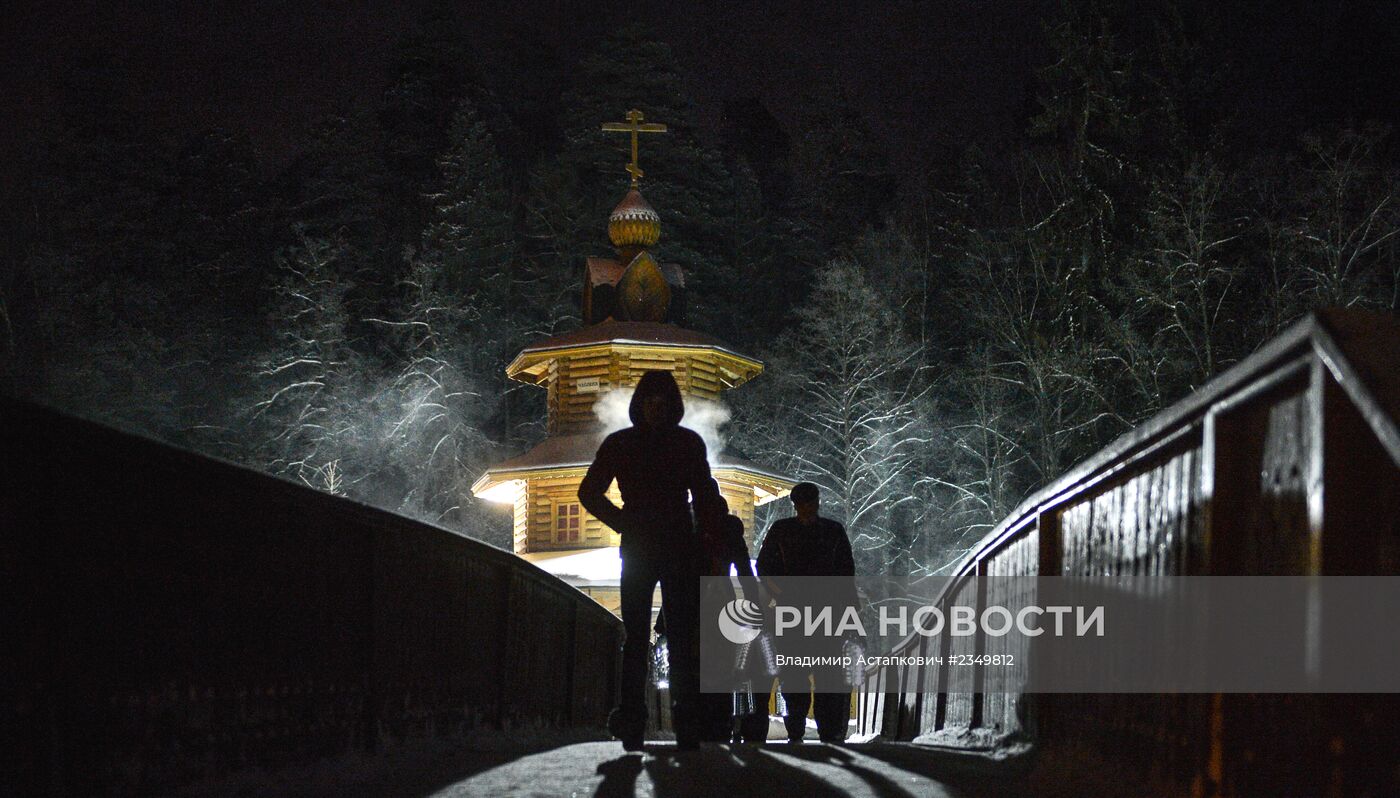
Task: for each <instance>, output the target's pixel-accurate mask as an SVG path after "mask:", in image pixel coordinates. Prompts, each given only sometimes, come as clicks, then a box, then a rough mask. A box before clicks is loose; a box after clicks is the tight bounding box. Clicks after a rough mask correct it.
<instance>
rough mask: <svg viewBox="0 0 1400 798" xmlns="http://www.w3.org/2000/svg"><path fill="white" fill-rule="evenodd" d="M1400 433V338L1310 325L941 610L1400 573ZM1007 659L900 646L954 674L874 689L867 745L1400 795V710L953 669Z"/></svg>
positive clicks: (1369, 323) (949, 592)
mask: <svg viewBox="0 0 1400 798" xmlns="http://www.w3.org/2000/svg"><path fill="white" fill-rule="evenodd" d="M1397 418H1400V323H1398V322H1397V320H1396V319H1395V318H1394V317H1391V316H1378V315H1370V314H1364V313H1357V312H1349V311H1348V312H1343V311H1326V312H1323V313H1321V314H1317V315H1313V316H1310V317H1308V318H1306V319H1304V320H1303V321H1301V322H1299V323H1298V324H1297V325H1296V326H1294V327H1292V328H1291V329H1290V330H1288V331H1287V332H1286V333H1284V334H1283V335H1281V336H1280V337H1278V338H1277V339H1275V340H1273V341H1271V342H1269V343H1268V344H1266V345H1265V346H1264V347H1262V348H1261V349H1260V350H1259V351H1258V352H1256V353H1255V354H1254V355H1252V356H1251V357H1249V358H1248V359H1246V360H1245V361H1243V362H1241V363H1240V364H1238V365H1236V366H1235V367H1233V368H1231V369H1230V370H1228V371H1227V372H1225V373H1223V374H1221V375H1220V376H1219V377H1217V378H1216V379H1214V380H1212V381H1211V382H1210V383H1208V384H1207V385H1206V386H1204V387H1203V388H1202V389H1201V390H1199V391H1197V392H1196V393H1194V394H1193V395H1191V396H1189V397H1187V398H1186V399H1184V400H1183V401H1181V402H1180V403H1178V404H1176V405H1175V406H1173V407H1171V408H1169V409H1168V410H1166V411H1164V412H1163V413H1161V414H1160V415H1158V416H1157V417H1155V418H1153V419H1151V420H1150V421H1148V422H1147V423H1145V424H1144V425H1142V426H1141V427H1140V428H1138V429H1137V430H1134V431H1133V432H1131V433H1129V434H1127V435H1124V436H1123V437H1122V438H1120V439H1119V440H1117V441H1115V442H1114V443H1113V444H1112V445H1110V446H1109V447H1107V448H1106V449H1104V450H1103V451H1101V452H1099V453H1098V454H1097V455H1096V456H1094V457H1092V458H1090V459H1089V460H1087V461H1086V462H1084V463H1081V464H1080V465H1078V466H1077V467H1075V468H1074V469H1072V470H1071V471H1070V472H1069V473H1067V474H1065V475H1064V476H1063V477H1062V478H1060V479H1058V480H1056V481H1055V482H1054V483H1052V484H1050V485H1049V486H1047V487H1046V488H1044V489H1043V490H1041V491H1039V492H1037V493H1036V494H1035V495H1033V496H1031V497H1030V498H1029V499H1027V500H1026V501H1025V502H1023V503H1022V504H1021V506H1020V507H1018V508H1017V510H1016V511H1015V512H1014V513H1012V515H1011V516H1010V517H1008V518H1007V519H1006V520H1004V521H1003V522H1002V523H1001V524H1000V525H999V526H997V527H996V529H995V530H993V531H992V532H991V533H990V534H989V535H987V536H986V537H985V538H984V539H983V540H982V541H981V542H980V543H979V544H978V545H977V546H975V547H974V549H973V551H972V552H971V553H970V554H969V556H967V557H966V558H965V559H964V560H963V561H962V562H961V563H960V564H959V565H958V567H957V569H956V571H955V576H954V578H953V580H952V581H951V583H950V584H949V585H948V586H947V588H946V589H945V590H944V592H943V593H942V594H941V596H940V598H939V601H940V602H941V603H942V604H943V606H942V607H941V609H944V610H945V612H946V609H947V605H948V604H949V603H954V602H956V603H958V604H973V605H975V606H977V607H978V612H980V608H981V607H982V606H986V605H988V604H992V603H997V598H998V597H997V596H994V595H987V591H988V590H989V589H991V590H995V589H996V588H995V587H994V586H995V585H998V584H1006V583H1007V582H1008V580H1000V581H998V580H987V579H985V577H989V576H996V575H1051V576H1067V575H1090V574H1095V575H1113V574H1170V575H1176V574H1180V575H1198V574H1221V575H1225V574H1328V575H1331V574H1368V575H1376V574H1396V573H1400V465H1397V464H1400V432H1397V424H1396V419H1397ZM989 586H992V587H990V588H989ZM979 591H981V593H980V594H979ZM1006 645H1007V643H1005V642H1004V641H1003V640H999V639H997V638H989V637H986V636H981V635H979V636H972V637H962V638H950V637H948V636H946V635H940V636H933V637H924V636H919V635H916V636H913V637H911V638H909V639H907V640H905V641H904V642H903V643H902V644H901V646H900V648H899V649H898V650H897V652H896V653H900V654H923V655H925V656H929V657H934V656H937V655H938V654H940V653H941V654H944V655H945V657H944V660H945V664H943V665H941V666H929V667H926V668H917V667H914V668H906V667H898V666H886V667H879V668H874V669H872V670H870V671H869V672H868V673H867V674H866V677H865V685H864V687H863V689H861V690H860V691H859V695H858V726H859V729H860V731H861V732H863V733H866V734H878V735H881V736H883V737H885V738H889V739H898V740H918V741H921V742H926V743H935V744H945V745H955V746H994V745H998V744H1000V743H1003V742H1007V741H1010V740H1016V739H1023V740H1034V741H1036V742H1038V743H1040V744H1042V745H1069V746H1073V745H1076V744H1080V745H1085V746H1089V747H1092V748H1095V749H1097V750H1109V749H1110V748H1111V749H1112V750H1115V751H1119V752H1121V753H1123V754H1124V755H1125V756H1127V757H1128V758H1129V759H1133V760H1135V761H1137V763H1138V764H1140V765H1141V766H1143V767H1144V768H1145V769H1146V770H1145V771H1144V772H1147V771H1150V772H1152V773H1156V774H1158V775H1159V777H1160V778H1161V779H1162V780H1163V781H1164V782H1166V783H1169V784H1172V785H1176V786H1177V787H1181V786H1183V785H1185V786H1188V787H1190V788H1191V789H1193V790H1195V791H1197V792H1201V791H1208V790H1210V789H1215V790H1217V791H1219V790H1224V791H1225V792H1226V793H1230V792H1235V793H1247V792H1249V791H1250V789H1252V788H1251V787H1250V785H1256V786H1257V785H1258V784H1259V783H1260V782H1258V779H1259V778H1262V777H1260V776H1258V775H1257V774H1259V773H1269V774H1271V775H1270V776H1269V777H1268V778H1270V779H1273V778H1284V777H1287V778H1293V779H1294V781H1293V782H1292V785H1293V787H1295V788H1296V787H1299V786H1300V785H1307V784H1311V783H1313V781H1316V779H1317V778H1323V779H1324V780H1325V779H1326V778H1331V777H1328V776H1325V775H1324V776H1320V777H1319V776H1317V773H1324V774H1325V773H1326V772H1328V771H1327V766H1335V767H1336V768H1341V770H1340V771H1336V770H1334V771H1333V772H1334V775H1335V773H1336V772H1344V773H1354V772H1358V769H1360V770H1365V769H1366V768H1368V767H1372V766H1374V767H1377V768H1380V772H1382V773H1386V772H1388V773H1389V776H1388V778H1389V779H1391V780H1394V779H1396V778H1400V777H1397V776H1396V775H1395V772H1394V769H1393V768H1391V769H1390V770H1389V771H1386V770H1385V768H1386V767H1388V765H1385V764H1383V763H1381V762H1380V761H1379V760H1374V761H1373V759H1367V758H1366V757H1367V756H1369V755H1368V754H1367V753H1366V752H1367V751H1371V752H1374V751H1375V750H1376V744H1377V742H1378V741H1379V742H1381V743H1382V744H1383V745H1382V748H1383V749H1384V750H1388V751H1390V752H1391V753H1392V754H1393V751H1394V750H1395V746H1396V745H1397V744H1398V743H1400V721H1397V712H1396V711H1397V709H1400V707H1397V705H1396V701H1395V697H1393V696H1391V697H1382V698H1376V697H1357V696H1350V697H1348V696H1298V695H1291V696H1280V695H1275V696H1248V695H1214V696H1211V695H1051V694H1041V695H1020V694H1014V693H1011V694H1008V693H993V692H983V691H982V690H981V685H982V681H983V677H984V674H983V672H982V670H981V668H980V667H974V668H969V667H950V666H949V665H948V664H946V660H947V657H946V655H947V654H949V653H1002V652H1001V649H1000V648H998V647H999V646H1001V647H1005V646H1006ZM963 648H965V649H966V651H962V649H963ZM1005 653H1019V654H1022V655H1024V654H1025V653H1026V652H1024V651H1020V652H1015V651H1013V652H1005ZM1025 660H1026V657H1025V656H1019V657H1017V658H1016V661H1017V662H1024V661H1025ZM1387 745H1388V748H1387V747H1386V746H1387ZM1343 766H1345V767H1343ZM1314 768H1317V770H1316V771H1315V772H1314V770H1313V769H1314ZM1309 774H1311V775H1309ZM1251 779H1253V781H1251ZM1310 779H1311V781H1310ZM1280 783H1282V782H1280ZM1317 786H1319V789H1320V790H1321V789H1322V788H1327V787H1329V786H1334V785H1331V782H1328V783H1319V784H1318V785H1317ZM1303 793H1307V790H1306V789H1304V790H1303ZM1319 794H1321V793H1320V792H1319Z"/></svg>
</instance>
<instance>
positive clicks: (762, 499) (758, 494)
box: [753, 485, 787, 507]
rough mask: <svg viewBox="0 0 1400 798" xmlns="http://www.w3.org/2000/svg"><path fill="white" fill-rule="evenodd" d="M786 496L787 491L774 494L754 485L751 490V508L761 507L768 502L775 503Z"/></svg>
mask: <svg viewBox="0 0 1400 798" xmlns="http://www.w3.org/2000/svg"><path fill="white" fill-rule="evenodd" d="M786 495H787V491H778V492H776V493H772V492H769V491H766V490H764V489H763V488H760V487H758V486H757V485H755V486H754V488H753V506H755V507H762V506H763V505H765V504H767V503H768V502H771V501H776V500H778V499H781V498H782V497H784V496H786Z"/></svg>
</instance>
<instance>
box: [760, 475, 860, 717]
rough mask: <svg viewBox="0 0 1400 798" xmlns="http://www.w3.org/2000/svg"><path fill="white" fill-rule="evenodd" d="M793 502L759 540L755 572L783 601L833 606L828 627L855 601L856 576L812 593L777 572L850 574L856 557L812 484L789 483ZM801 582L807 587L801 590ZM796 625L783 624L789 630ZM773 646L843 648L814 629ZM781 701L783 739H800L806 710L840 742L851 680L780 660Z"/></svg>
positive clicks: (832, 668) (822, 652)
mask: <svg viewBox="0 0 1400 798" xmlns="http://www.w3.org/2000/svg"><path fill="white" fill-rule="evenodd" d="M791 498H792V506H793V509H794V510H795V511H796V512H797V516H796V517H795V518H783V519H781V520H778V521H776V522H774V524H773V525H772V526H771V527H769V528H768V534H767V535H766V536H765V537H764V539H763V546H762V547H761V548H760V549H759V552H758V575H759V577H761V578H763V579H764V581H765V583H769V581H770V578H771V577H779V579H776V580H771V581H772V583H773V584H770V585H769V587H770V590H771V591H772V592H773V593H774V594H775V595H774V597H775V598H776V599H777V600H778V601H779V602H780V603H783V604H788V605H795V606H800V605H803V604H807V605H812V606H813V612H814V613H815V612H817V611H818V609H817V608H819V607H822V606H829V607H831V608H832V610H833V621H832V623H833V627H835V625H836V624H838V623H839V621H840V618H841V614H842V613H843V612H844V611H845V609H846V607H847V606H851V605H853V604H854V601H855V581H854V578H852V580H851V582H850V585H849V588H847V587H846V586H845V585H844V584H843V586H842V589H841V590H838V591H836V592H834V593H833V592H830V591H827V592H826V593H825V595H814V594H813V593H812V592H811V590H810V585H807V584H804V583H803V582H802V581H801V580H798V581H796V582H789V583H787V585H786V588H787V589H786V590H784V583H783V581H782V579H781V577H804V576H847V577H854V576H855V572H856V569H855V558H854V557H853V556H852V554H851V542H850V541H849V540H848V539H847V538H846V528H845V527H843V526H842V525H841V524H838V523H837V522H835V521H832V520H831V519H829V518H822V517H821V516H820V515H818V513H817V510H818V508H819V507H820V505H821V494H820V491H819V490H818V488H817V486H816V485H814V484H812V483H810V482H803V483H802V484H800V485H797V486H796V487H794V488H793V489H792V494H791ZM803 588H808V589H807V590H804V589H803ZM799 631H801V629H800V628H798V629H792V630H788V632H787V633H788V634H789V635H793V634H794V633H795V632H799ZM776 642H777V644H778V650H779V652H781V653H782V654H784V655H786V656H817V657H823V656H826V657H839V656H841V653H842V643H843V641H842V640H841V639H840V638H837V637H832V638H827V637H823V636H820V635H816V636H813V637H810V638H801V637H788V638H787V639H786V640H785V639H784V638H783V637H778V638H777V641H776ZM809 675H810V676H811V677H812V680H813V682H814V686H815V692H816V706H815V707H812V695H811V693H810V692H809V688H808V686H807V677H808V676H809ZM779 682H780V684H781V689H782V693H783V701H785V702H786V703H787V715H786V717H785V718H784V719H783V720H784V723H785V724H786V725H787V733H788V740H789V741H790V742H800V741H801V740H802V737H803V735H804V734H805V733H806V731H807V710H808V708H809V707H811V708H812V709H813V712H812V714H813V715H814V716H815V718H816V721H817V733H818V735H819V736H820V737H821V739H822V740H823V741H824V742H840V741H842V740H845V739H846V722H847V720H849V718H850V701H851V691H850V686H849V685H848V684H847V682H846V672H845V670H844V669H843V668H841V667H840V666H839V665H829V666H828V665H822V666H816V667H803V666H794V665H784V666H783V667H782V669H781V672H780V674H779Z"/></svg>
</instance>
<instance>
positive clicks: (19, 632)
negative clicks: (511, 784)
mask: <svg viewBox="0 0 1400 798" xmlns="http://www.w3.org/2000/svg"><path fill="white" fill-rule="evenodd" d="M0 443H3V445H2V446H0V449H3V451H4V457H3V459H0V469H3V470H0V529H3V530H4V532H3V535H0V584H3V586H2V587H0V615H3V617H4V618H5V619H6V622H7V625H9V624H13V625H12V626H10V632H8V633H7V634H6V638H5V641H4V645H3V650H0V677H3V678H2V679H0V683H3V685H4V689H3V691H0V730H2V731H0V735H3V737H2V738H0V794H6V795H47V794H60V795H69V794H71V795H88V794H123V795H126V794H151V793H162V794H163V793H165V792H168V791H172V790H175V789H179V788H181V787H182V786H183V785H187V784H189V783H192V782H195V781H199V780H205V779H217V778H222V777H224V776H225V775H227V774H231V773H234V772H235V771H239V770H242V769H246V768H249V767H271V766H277V765H283V764H291V763H301V762H309V761H311V760H317V759H323V758H325V757H330V756H335V755H339V754H346V753H353V752H363V751H367V750H372V749H374V748H376V747H379V746H381V745H385V744H388V745H401V744H406V743H412V741H414V740H416V739H425V738H443V737H446V738H451V737H454V736H462V735H464V734H466V733H471V732H472V730H473V729H476V728H480V729H482V730H483V731H484V732H486V733H489V732H490V731H491V730H500V729H510V728H512V727H520V726H550V727H587V728H596V729H601V728H602V727H603V725H604V723H605V720H606V715H607V710H608V709H609V708H610V707H611V706H612V704H613V703H614V701H615V693H616V687H615V685H616V680H617V672H618V669H619V667H620V661H619V655H618V652H619V644H620V642H621V636H622V627H621V623H620V622H619V621H618V620H617V618H615V617H614V616H613V615H612V614H611V613H609V612H607V611H606V610H605V609H603V608H602V607H601V606H600V605H598V604H596V603H595V602H593V601H592V600H591V599H589V598H588V597H587V596H585V595H583V594H582V593H580V592H579V591H577V590H575V589H574V588H572V587H570V586H568V585H567V584H565V583H563V582H561V581H560V580H558V579H556V578H555V577H553V576H551V575H549V574H547V573H545V572H544V571H541V570H540V569H538V568H536V567H535V566H533V565H531V564H529V563H527V562H525V561H524V560H521V559H520V558H518V557H516V556H514V555H513V554H510V553H509V552H505V551H502V550H499V549H495V548H492V547H490V546H487V545H485V544H482V543H479V542H477V541H473V540H469V539H466V538H463V537H461V536H458V535H455V534H453V533H451V532H449V531H447V530H444V529H441V528H438V527H434V526H430V525H426V524H421V523H417V522H414V521H411V520H409V519H406V518H403V517H401V516H397V515H394V514H391V513H386V512H381V511H379V510H376V509H373V508H371V507H367V506H364V505H361V504H357V503H355V502H352V501H348V500H345V499H341V498H337V497H334V496H330V495H327V494H325V493H322V492H319V491H315V490H312V489H310V488H306V487H303V486H299V485H295V484H291V483H289V482H284V481H282V480H278V479H273V478H271V477H268V476H266V475H263V474H259V473H256V472H253V471H250V470H248V469H244V468H240V467H237V466H234V465H232V464H229V463H224V462H220V461H217V460H212V459H209V458H205V457H201V456H198V455H195V454H192V453H190V452H186V451H182V450H179V449H175V448H172V447H169V446H164V445H161V444H158V443H155V442H153V441H149V440H145V439H141V438H137V437H134V436H130V435H125V434H122V433H119V432H116V431H114V430H110V429H107V428H103V427H100V426H98V425H95V424H90V423H86V422H82V421H78V420H76V419H73V418H71V417H67V416H63V415H61V414H58V413H55V412H53V411H49V410H46V409H43V408H39V407H36V406H33V405H28V404H24V403H19V402H13V401H5V402H4V403H3V404H0Z"/></svg>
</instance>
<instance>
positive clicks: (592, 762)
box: [187, 734, 1023, 798]
mask: <svg viewBox="0 0 1400 798" xmlns="http://www.w3.org/2000/svg"><path fill="white" fill-rule="evenodd" d="M1022 772H1023V769H1021V768H1017V767H1014V766H1010V767H1009V766H1008V764H1007V763H1006V762H1002V761H997V759H996V758H994V757H979V756H977V755H967V754H951V753H948V752H939V751H936V750H931V749H925V748H918V747H915V746H911V745H908V744H881V743H872V744H861V745H844V746H832V745H825V744H822V743H818V742H814V741H808V742H806V743H803V744H801V745H795V746H794V745H788V744H786V743H769V744H767V745H763V746H752V745H711V744H707V745H703V746H702V747H701V748H700V750H698V751H686V752H679V751H677V750H676V749H675V745H674V743H671V742H666V741H658V742H654V743H648V745H647V747H646V750H645V751H644V752H642V753H639V754H628V753H626V752H624V751H623V750H622V746H621V744H619V743H618V742H616V741H606V742H604V741H599V740H592V741H584V742H579V741H577V736H576V735H575V736H574V737H573V739H570V737H569V736H563V737H560V736H558V735H553V736H551V735H549V734H543V735H537V736H533V737H529V736H527V737H520V736H518V735H510V736H502V735H496V736H483V737H481V739H474V740H470V741H466V742H463V741H458V742H455V743H450V744H449V743H446V742H441V743H434V744H431V745H419V746H417V747H415V748H413V749H394V750H386V751H382V752H380V753H379V754H377V755H374V756H367V755H359V756H354V757H342V758H339V759H336V760H332V761H327V762H323V763H320V764H317V765H315V766H309V767H305V768H300V769H288V770H283V771H277V772H261V773H248V774H243V775H241V776H239V777H238V778H236V779H227V780H223V781H221V782H218V783H213V784H205V785H201V786H200V787H199V788H198V789H194V790H190V791H188V792H187V794H190V795H198V796H206V797H208V798H213V796H220V797H224V796H269V798H276V797H279V796H297V797H298V798H313V797H315V798H320V797H321V796H327V797H329V796H336V797H337V798H341V797H342V796H343V797H345V798H351V797H352V796H403V797H404V798H408V797H409V796H412V797H413V798H428V797H429V796H431V797H432V798H467V797H468V796H503V797H504V796H569V797H570V798H573V797H574V796H637V798H650V797H651V796H657V797H658V798H688V797H689V796H712V795H714V796H722V798H740V797H741V796H748V795H754V796H760V795H761V796H764V798H780V797H781V796H802V798H824V797H825V796H853V797H855V798H865V797H867V796H868V797H869V798H876V797H877V796H878V798H900V797H901V796H932V797H934V798H953V797H955V796H966V797H967V798H981V797H983V796H986V797H987V798H992V797H994V796H995V797H996V798H1006V797H1007V796H1012V795H1018V794H1021V793H1020V792H1018V791H1016V790H1015V789H1013V787H1012V785H1014V784H1017V783H1019V781H1020V779H1019V774H1020V773H1022Z"/></svg>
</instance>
